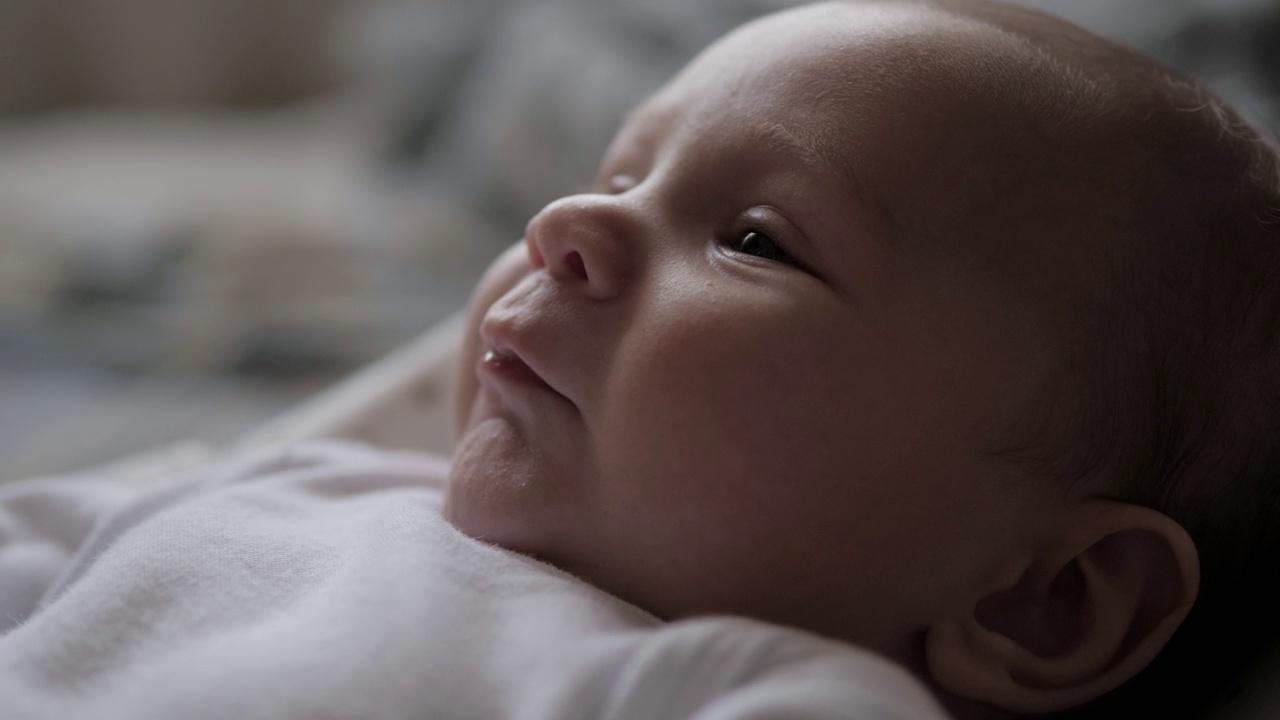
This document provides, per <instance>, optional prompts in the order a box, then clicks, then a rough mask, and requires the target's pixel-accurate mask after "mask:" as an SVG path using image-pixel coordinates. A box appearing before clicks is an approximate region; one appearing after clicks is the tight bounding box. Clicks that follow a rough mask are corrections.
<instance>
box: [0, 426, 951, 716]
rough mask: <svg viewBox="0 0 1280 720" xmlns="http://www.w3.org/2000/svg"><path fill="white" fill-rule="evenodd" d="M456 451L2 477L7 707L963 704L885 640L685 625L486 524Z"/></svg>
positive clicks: (410, 710)
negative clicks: (471, 533) (446, 489)
mask: <svg viewBox="0 0 1280 720" xmlns="http://www.w3.org/2000/svg"><path fill="white" fill-rule="evenodd" d="M445 471H446V466H445V464H444V463H443V462H442V461H440V460H438V459H434V458H430V457H427V456H420V455H409V454H389V453H385V452H381V451H376V450H373V449H370V448H365V447H361V446H355V445H344V444H316V445H309V446H303V447H299V448H295V449H293V450H290V451H287V452H284V453H276V454H273V455H272V456H270V457H265V458H259V459H258V460H256V461H253V462H248V463H241V464H239V465H237V466H235V467H230V468H223V469H221V470H218V471H213V472H208V473H205V474H204V475H203V476H199V477H194V478H191V479H189V480H187V481H184V482H181V483H176V484H174V485H170V486H167V487H164V488H160V489H157V490H151V491H146V492H142V493H138V492H136V491H135V492H133V493H132V494H131V493H130V492H129V491H126V490H124V489H122V488H121V487H120V486H119V485H111V484H107V483H102V482H94V481H93V480H92V479H79V480H75V479H65V480H58V481H42V482H32V483H26V484H21V485H16V486H11V487H8V488H4V489H3V490H0V717H3V718H5V719H6V720H19V719H26V718H58V719H59V720H74V719H76V718H121V719H125V718H128V719H129V720H144V719H146V718H182V719H184V720H195V719H198V718H236V719H237V720H239V719H247V718H272V719H273V720H281V719H288V718H299V719H301V718H307V719H309V720H315V719H317V718H369V719H381V718H422V719H426V720H431V719H434V718H528V719H530V720H533V719H536V718H547V719H551V718H556V719H558V720H572V719H574V718H582V719H583V720H586V719H587V718H613V719H617V720H623V719H628V720H629V719H632V718H652V719H654V720H656V719H658V718H698V719H700V720H731V719H745V718H759V719H762V720H763V719H764V718H770V719H777V718H885V719H887V718H942V717H943V714H942V713H941V711H940V710H939V709H938V708H937V706H936V704H935V703H934V701H933V700H932V699H931V697H930V696H929V694H928V692H927V691H926V690H925V689H924V688H923V687H922V686H921V685H920V684H919V683H918V682H917V681H916V680H914V679H913V678H912V677H910V676H909V675H908V674H907V673H906V672H905V671H903V670H901V669H899V668H897V667H895V666H893V665H891V664H890V663H888V662H886V661H884V660H882V659H880V658H878V657H876V656H874V655H871V654H869V653H866V652H863V651H860V650H858V649H855V648H853V647H850V646H847V645H843V644H839V643H834V642H830V641H826V640H822V639H820V638H817V637H814V636H811V635H808V634H805V633H801V632H797V631H793V630H787V629H783V628H778V627H773V626H769V625H765V624H762V623H757V622H752V621H748V620H743V619H735V618H727V617H721V618H706V619H700V620H694V621H683V622H676V623H669V624H664V623H661V622H659V621H658V620H657V619H655V618H653V617H652V616H650V615H648V614H647V613H645V612H643V611H642V610H639V609H637V608H635V607H633V606H630V605H628V604H626V603H624V602H622V601H620V600H618V599H616V598H613V597H611V596H608V595H606V594H604V593H602V592H600V591H598V590H596V589H595V588H593V587H591V586H589V585H586V584H584V583H582V582H580V581H578V580H576V579H575V578H573V577H570V576H568V575H566V574H564V573H562V572H559V571H557V570H556V569H554V568H552V567H549V566H547V565H544V564H542V563H539V562H537V561H534V560H531V559H529V558H526V557H523V556H520V555H516V554H513V553H509V552H506V551H503V550H501V549H497V548H494V547H491V546H488V545H485V544H483V543H480V542H477V541H475V540H472V539H470V538H467V537H465V536H463V535H461V534H460V533H458V532H457V531H455V530H454V529H453V528H452V527H451V526H450V525H448V524H447V523H446V522H445V521H444V520H443V518H442V517H441V515H440V512H439V504H440V499H441V488H442V483H443V478H444V474H445ZM134 495H137V496H136V497H135V496H134Z"/></svg>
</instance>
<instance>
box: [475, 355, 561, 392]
mask: <svg viewBox="0 0 1280 720" xmlns="http://www.w3.org/2000/svg"><path fill="white" fill-rule="evenodd" d="M480 362H481V363H482V364H483V365H484V366H485V367H486V368H488V369H489V370H491V371H493V372H495V373H497V374H499V375H501V376H502V377H505V378H508V379H510V380H514V381H516V382H519V383H524V384H527V385H533V386H535V387H541V388H545V389H547V390H552V387H551V386H550V385H548V384H547V381H545V380H543V379H542V376H540V375H538V373H536V372H534V370H533V368H531V367H529V365H528V364H527V363H525V361H524V360H521V359H520V356H519V355H517V354H515V353H514V352H512V351H511V350H508V349H506V348H502V347H493V348H490V349H488V350H486V351H485V353H484V355H483V356H482V357H481V358H480ZM553 392H554V390H553Z"/></svg>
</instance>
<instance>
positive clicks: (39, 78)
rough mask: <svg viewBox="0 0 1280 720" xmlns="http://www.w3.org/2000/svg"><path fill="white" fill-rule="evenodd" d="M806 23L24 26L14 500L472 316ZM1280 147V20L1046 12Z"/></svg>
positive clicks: (216, 432) (15, 154)
mask: <svg viewBox="0 0 1280 720" xmlns="http://www.w3.org/2000/svg"><path fill="white" fill-rule="evenodd" d="M790 4H794V3H791V2H786V1H784V0H772V1H770V0H699V1H693V2H691V1H690V0H523V1H521V2H516V1H514V0H0V480H8V479H14V478H18V477H23V476H28V475H34V474H45V473H56V472H63V471H67V470H73V469H77V468H83V467H86V466H88V465H92V464H96V463H100V462H103V461H106V460H110V459H112V458H115V457H119V456H121V455H125V454H127V453H131V452H135V451H140V450H144V449H147V448H151V447H156V446H160V445H165V444H167V443H172V442H175V441H179V440H183V439H195V440H199V441H201V442H206V443H214V444H217V443H222V442H225V441H228V440H230V439H233V438H235V437H236V436H237V435H240V434H241V433H244V432H246V431H248V430H250V429H252V428H253V427H254V426H255V425H256V424H258V423H260V422H262V421H263V420H265V419H267V418H269V417H270V416H272V415H274V414H276V413H278V412H280V411H281V410H283V409H285V408H287V407H289V406H291V405H293V404H295V403H296V402H298V401H299V400H300V399H302V398H305V397H306V396H308V395H310V394H312V393H314V392H316V391H317V390H318V389H320V388H323V387H325V386H326V385H328V384H330V383H332V382H334V381H335V380H336V379H338V378H340V377H341V376H342V375H344V374H345V373H347V372H349V371H351V370H352V369H353V368H356V367H358V366H360V365H361V364H363V363H366V362H368V361H370V360H372V359H374V358H377V357H378V356H380V355H382V354H384V353H386V352H387V351H388V350H390V349H391V348H393V347H395V346H396V345H398V344H401V343H403V342H405V341H407V340H409V339H410V338H412V337H414V336H415V335H417V334H418V333H420V332H421V331H422V330H423V329H425V328H426V327H428V326H430V325H431V324H432V323H435V322H436V321H438V320H440V319H441V318H443V317H445V316H446V315H448V314H449V313H451V312H454V311H456V310H457V309H459V308H461V307H462V305H463V303H464V302H465V299H466V294H467V291H468V288H469V287H470V285H471V284H472V283H473V282H474V280H475V279H476V277H477V276H478V274H479V273H480V271H481V270H482V269H483V267H484V265H485V264H486V263H487V261H488V260H489V258H491V257H492V256H493V255H495V254H496V253H497V252H499V251H500V250H501V248H502V247H504V246H505V245H506V244H507V243H509V242H511V241H513V240H515V239H516V238H518V237H519V235H520V232H521V229H522V227H523V225H524V222H525V220H526V219H527V218H528V217H529V216H530V215H531V214H532V213H534V212H536V211H537V209H538V208H540V207H541V206H542V205H543V204H545V203H546V202H548V201H549V200H551V199H554V198H555V197H558V196H559V195H562V194H564V193H566V192H568V191H570V190H572V189H573V188H575V187H577V186H579V185H580V184H581V183H583V182H585V181H586V180H587V179H588V178H589V177H590V174H591V171H592V168H593V167H594V165H595V163H596V160H597V158H598V156H599V154H600V153H601V151H602V150H603V148H604V147H605V145H606V143H607V142H608V139H609V137H610V135H611V134H612V132H613V129H614V128H615V126H616V125H617V123H618V121H619V119H620V118H621V117H622V115H623V113H624V112H625V111H626V110H627V109H628V108H630V107H631V106H632V105H634V104H635V103H636V102H637V101H638V100H640V99H642V98H643V97H644V96H645V95H646V94H648V93H649V92H651V91H653V90H654V89H655V88H656V87H657V86H658V85H659V84H660V83H661V82H662V81H663V80H664V79H665V78H666V77H668V76H669V75H670V74H671V73H672V72H673V71H675V70H676V69H677V68H678V67H680V66H681V65H682V64H683V63H684V62H685V61H686V60H687V59H688V58H689V57H691V56H692V55H693V54H694V53H695V52H696V51H697V50H698V49H700V48H701V47H703V46H704V45H706V44H707V43H708V42H710V41H711V40H713V39H714V38H715V37H717V36H718V35H720V34H722V33H723V32H724V31H725V30H727V29H728V28H730V27H732V26H734V25H736V24H738V23H740V22H742V21H744V20H746V19H749V18H751V17H754V16H756V15H758V14H761V13H763V12H765V11H768V10H771V9H776V8H779V7H782V6H785V5H790ZM1024 4H1029V5H1034V6H1037V7H1041V8H1044V9H1047V10H1050V11H1052V12H1056V13H1058V14H1060V15H1064V16H1066V17H1068V18H1070V19H1072V20H1075V21H1076V22H1079V23H1081V24H1083V25H1085V26H1087V27H1090V28H1092V29H1094V30H1096V31H1099V32H1101V33H1103V34H1105V35H1109V36H1112V37H1115V38H1118V39H1121V40H1124V41H1126V42H1129V43H1131V44H1134V45H1137V46H1139V47H1141V48H1143V49H1145V50H1147V51H1149V52H1151V53H1153V54H1154V55H1156V56H1157V57H1160V58H1161V59H1163V60H1165V61H1166V62H1168V63H1170V64H1172V65H1174V66H1175V67H1178V68H1180V69H1182V70H1183V71H1185V72H1187V73H1189V74H1191V75H1193V76H1195V77H1198V78H1200V79H1202V80H1204V81H1206V82H1208V83H1209V84H1210V85H1211V86H1213V87H1214V88H1215V89H1217V91H1218V92H1219V93H1220V94H1222V95H1224V96H1226V97H1227V99H1228V100H1229V101H1230V102H1232V103H1233V104H1235V105H1236V106H1237V107H1239V108H1241V109H1242V110H1243V111H1244V112H1245V113H1246V114H1247V115H1249V116H1250V117H1252V118H1253V119H1254V120H1255V121H1257V122H1258V123H1260V124H1263V125H1265V126H1268V127H1269V128H1270V129H1271V130H1272V132H1273V133H1274V132H1275V131H1276V130H1277V129H1278V128H1280V3H1278V2H1275V1H1274V0H1125V1H1124V2H1114V1H1113V0H1028V2H1025V3H1024Z"/></svg>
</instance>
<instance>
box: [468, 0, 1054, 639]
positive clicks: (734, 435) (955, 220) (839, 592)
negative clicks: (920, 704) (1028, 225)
mask: <svg viewBox="0 0 1280 720" xmlns="http://www.w3.org/2000/svg"><path fill="white" fill-rule="evenodd" d="M923 12H925V11H922V10H918V9H912V8H910V7H906V8H902V7H878V6H866V7H854V6H848V5H843V4H842V5H835V6H822V7H811V8H805V9H802V10H799V11H793V12H790V13H787V14H784V15H781V16H775V17H773V18H770V19H767V20H765V21H763V22H759V23H756V24H754V25H750V26H747V27H746V28H744V29H742V30H739V31H738V32H737V33H735V34H733V35H731V36H729V37H728V38H727V39H726V40H724V41H722V42H721V43H719V44H718V45H716V46H714V47H713V48H712V49H711V50H709V51H708V52H707V53H705V54H704V55H703V56H701V57H700V58H699V59H698V60H696V61H695V62H694V63H693V64H692V65H691V66H690V67H689V68H687V69H686V70H685V71H684V72H683V73H682V74H681V75H680V76H679V77H677V78H676V79H675V80H674V81H673V82H672V83H671V84H670V85H669V86H668V87H666V88H665V89H664V90H662V91H661V92H660V93H658V94H657V95H656V96H655V97H654V98H652V99H651V100H650V101H648V102H647V103H645V104H644V105H643V106H642V107H641V108H639V109H638V110H637V111H636V112H635V113H634V114H633V115H632V116H631V117H630V118H629V120H628V121H627V122H626V124H625V125H624V126H623V127H622V129H621V130H620V132H619V133H618V135H617V138H616V139H615V141H614V143H613V145H612V147H611V149H610V150H609V152H608V154H607V156H606V157H605V159H604V161H603V163H602V166H601V169H600V173H599V178H598V181H597V186H596V188H595V189H594V190H593V191H592V192H589V193H585V194H580V195H574V196H572V197H567V198H564V199H562V200H559V201H557V202H554V203H552V204H551V205H549V206H548V207H547V208H546V209H544V210H543V211H542V212H541V213H539V214H538V215H537V216H536V217H534V218H533V219H532V221H531V222H530V223H529V226H528V230H527V235H526V238H525V242H524V243H521V244H519V245H517V246H515V247H513V248H511V249H510V250H509V251H508V252H507V253H506V254H505V255H503V256H502V257H501V258H500V259H499V260H498V261H496V262H495V263H494V265H493V266H492V268H491V269H490V270H489V272H488V274H487V275H486V276H485V278H484V279H483V280H482V282H481V284H480V286H479V288H478V289H477V291H476V294H475V297H474V299H473V306H472V308H471V313H470V321H469V327H468V330H467V332H468V335H467V338H466V344H465V351H464V354H463V356H462V375H461V383H460V385H461V387H460V395H459V397H458V401H457V417H456V420H457V428H458V430H457V445H456V454H455V461H454V469H453V478H452V484H451V487H450V491H449V496H448V503H447V508H446V512H447V514H448V517H449V518H450V520H451V521H452V522H453V523H455V524H456V525H457V526H458V527H459V528H461V529H462V530H463V531H464V532H466V533H468V534H470V535H472V536H475V537H477V538H480V539H483V540H486V541H489V542H492V543H496V544H499V545H502V546H506V547H508V548H511V549H515V550H518V551H522V552H526V553H529V554H532V555H535V556H537V557H540V558H543V559H545V560H547V561H549V562H551V563H553V564H556V565H558V566H560V567H562V568H565V569H567V570H569V571H570V572H573V573H575V574H577V575H579V576H581V577H583V578H585V579H587V580H588V581H590V582H592V583H594V584H596V585H599V586H601V587H603V588H604V589H606V590H608V591H610V592H612V593H614V594H616V595H618V596H620V597H622V598H624V599H627V600H630V601H631V602H633V603H635V604H637V605H640V606H641V607H644V608H646V609H648V610H650V611H652V612H654V613H656V614H658V615H659V616H662V617H666V618H676V617H682V616H688V615H693V614H700V613H725V612H728V613H738V614H744V615H750V616H755V617H761V618H764V619H768V620H774V621H777V622H782V623H787V624H793V625H798V626H801V627H806V628H809V629H811V630H814V631H817V632H821V633H825V634H829V635H835V636H839V637H845V638H849V639H853V640H856V641H858V642H861V643H863V644H866V645H870V646H872V647H875V648H878V649H880V650H882V651H884V652H887V653H890V654H900V653H901V652H905V650H903V648H905V647H906V646H907V644H908V643H909V640H910V636H911V634H912V633H914V632H917V631H918V630H919V628H920V627H921V626H922V625H923V623H925V622H926V621H927V618H929V617H932V616H934V615H936V614H937V613H938V612H940V610H939V608H940V607H941V605H940V603H947V602H952V601H954V600H955V598H948V597H945V596H946V595H947V594H948V593H949V592H951V591H952V590H954V589H955V588H958V587H961V586H963V585H964V578H972V577H974V576H978V575H981V574H982V573H983V572H985V571H986V570H987V569H988V568H989V567H995V566H996V565H998V564H999V563H996V562H992V559H993V558H994V557H997V556H1000V555H1001V554H1002V553H1008V552H1013V550H1011V549H1007V548H1012V547H1013V546H1014V544H1012V543H1011V542H1010V539H1011V538H1012V537H1014V536H1016V535H1018V534H1019V533H1021V532H1023V531H1024V530H1025V529H1026V526H1027V525H1028V523H1033V522H1035V521H1036V520H1035V518H1036V517H1037V514H1036V513H1035V512H1033V511H1031V510H1029V508H1030V507H1032V506H1033V505H1036V504H1037V503H1043V502H1045V501H1044V497H1043V496H1044V493H1041V492H1040V490H1039V488H1038V487H1037V489H1034V490H1033V489H1027V488H1026V487H1022V489H1018V490H1011V487H1019V486H1016V485H1013V484H1012V481H1011V479H1010V477H1011V472H1010V471H1009V470H1008V469H1007V468H1006V467H1005V466H1004V465H1002V464H1001V463H1000V461H998V460H996V459H993V458H992V457H991V454H992V453H993V452H994V451H995V450H997V449H998V445H999V442H1000V439H1001V438H1002V437H1003V436H1002V432H1003V431H1004V430H1005V429H1007V428H1008V427H1009V426H1010V424H1011V423H1013V422H1015V420H1016V418H1017V417H1018V416H1019V414H1020V413H1022V412H1024V410H1025V408H1026V406H1028V405H1029V404H1030V403H1031V402H1033V401H1034V400H1035V399H1036V398H1037V397H1038V395H1037V394H1038V393H1039V392H1040V391H1041V390H1042V389H1043V388H1044V387H1046V385H1047V383H1048V382H1049V381H1050V379H1051V378H1050V375H1051V371H1050V370H1049V369H1048V363H1047V362H1046V361H1045V357H1047V356H1048V355H1049V354H1050V353H1051V351H1052V344H1053V340H1052V338H1051V337H1049V333H1047V332H1041V331H1038V330H1035V328H1037V327H1040V324H1039V322H1038V321H1039V320H1040V319H1041V315H1040V314H1039V306H1037V305H1036V303H1034V302H1027V301H1025V300H1022V301H1019V302H1011V298H1013V297H1021V298H1025V297H1028V296H1029V295H1028V294H1027V293H1026V292H1023V291H1025V290H1026V288H1025V287H1022V286H1023V285H1042V284H1047V285H1052V282H1048V283H1046V282H1045V278H1050V277H1056V275H1054V273H1053V272H1049V271H1046V270H1045V267H1044V266H1045V263H1046V262H1049V263H1054V262H1058V261H1060V260H1062V259H1061V258H1055V256H1054V252H1053V251H1052V250H1048V249H1046V248H1044V247H1039V246H1036V247H1034V248H1032V249H1030V250H1027V249H1023V248H1022V245H1023V244H1025V243H1027V239H1026V238H1025V237H1022V236H1017V239H1011V238H1010V237H1009V232H1007V231H1002V232H1000V233H996V232H994V231H993V230H992V228H994V227H996V226H997V223H996V220H995V219H994V217H995V216H999V220H1000V222H999V223H998V224H999V227H1001V228H1006V229H1007V227H1008V226H1009V225H1010V224H1012V225H1014V226H1017V215H1018V213H1017V212H1015V211H1013V210H1010V209H1006V208H1000V207H992V206H985V207H984V206H983V204H982V203H983V202H984V200H983V198H984V197H985V195H983V193H987V192H991V193H994V192H996V191H997V190H999V191H1001V192H1004V193H1005V196H1008V195H1009V194H1010V193H1013V194H1014V195H1016V191H1015V190H1016V188H1015V190H1009V189H1008V188H992V187H982V188H976V189H975V191H974V192H970V191H969V189H968V188H967V187H964V186H963V183H964V182H965V173H966V171H967V169H968V168H971V167H973V166H974V164H975V163H978V162H985V161H986V160H985V158H987V157H988V156H989V155H998V153H989V152H987V150H986V149H985V146H982V145H978V146H975V145H973V144H972V143H971V142H970V141H969V139H968V138H965V137H957V133H959V132H961V131H964V132H965V133H971V134H972V135H973V136H974V137H975V138H977V140H974V142H978V143H981V142H994V143H996V145H999V146H1000V147H1007V148H1009V149H1010V150H1011V151H1012V150H1016V149H1017V148H1018V142H1020V141H1019V139H1018V138H1017V137H1013V136H1007V137H1001V136H1002V135H1004V134H1005V133H1004V130H1003V127H1004V126H1003V125H1001V122H1000V120H999V118H998V117H997V116H996V115H995V114H994V113H993V114H992V115H991V117H988V116H987V115H984V114H982V112H981V111H980V110H978V109H975V108H973V107H968V106H964V105H963V102H962V99H963V97H964V94H965V93H967V92H969V90H968V89H963V90H956V89H955V88H956V83H955V81H954V78H952V77H947V76H943V77H941V78H938V77H933V76H932V75H931V74H930V73H931V71H929V69H928V68H924V69H923V70H921V68H920V67H916V66H915V65H912V64H911V63H913V62H915V63H916V64H917V65H920V63H921V61H919V59H918V57H927V56H928V54H929V53H930V52H932V51H934V50H937V49H938V48H936V47H932V46H930V45H928V43H933V44H934V45H936V44H938V43H943V44H944V45H945V43H946V42H950V41H949V40H947V38H948V37H950V36H951V35H952V34H954V33H953V31H955V32H956V33H960V34H963V31H962V29H961V30H956V29H955V28H950V27H942V26H941V25H940V26H939V27H941V29H940V30H939V31H938V35H939V36H938V37H933V36H928V37H924V38H918V37H917V38H915V39H913V36H912V33H914V32H916V31H917V29H918V28H921V27H924V28H926V29H928V28H929V27H930V25H929V23H930V22H932V23H934V24H939V23H942V24H943V25H945V23H946V22H947V21H945V20H942V19H937V18H934V19H930V18H929V17H917V15H920V13H923ZM907 28H911V29H912V30H911V32H907V30H906V29H907ZM953 39H954V38H953ZM962 40H963V39H961V40H955V42H956V44H957V47H960V48H961V49H963V41H962ZM913 43H914V44H913ZM942 50H943V51H945V50H947V48H946V47H943V48H942ZM957 52H959V50H957ZM917 56H918V57H917ZM947 57H955V56H954V55H953V56H947ZM911 58H917V60H912V59H911ZM960 64H961V65H963V63H960ZM921 67H923V66H922V65H921ZM1006 143H1007V144H1006ZM985 177H986V178H987V179H986V180H984V182H988V183H1001V182H1005V183H1008V184H1009V185H1010V187H1014V186H1016V184H1017V182H1018V180H1017V178H1016V177H1013V176H1011V175H1009V173H1005V174H1001V173H1000V172H994V171H993V172H988V173H986V175H985ZM958 189H959V190H960V191H959V192H957V190H958ZM975 194H976V195H978V199H977V200H975V199H974V195H975ZM959 196H963V198H960V199H958V197H959ZM1014 234H1015V235H1016V233H1014ZM1063 262H1064V263H1065V261H1063ZM993 278H998V280H993ZM1015 293H1018V294H1015ZM960 601H961V602H963V601H964V599H963V598H961V599H960Z"/></svg>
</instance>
